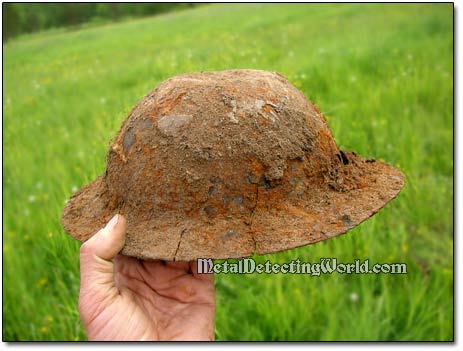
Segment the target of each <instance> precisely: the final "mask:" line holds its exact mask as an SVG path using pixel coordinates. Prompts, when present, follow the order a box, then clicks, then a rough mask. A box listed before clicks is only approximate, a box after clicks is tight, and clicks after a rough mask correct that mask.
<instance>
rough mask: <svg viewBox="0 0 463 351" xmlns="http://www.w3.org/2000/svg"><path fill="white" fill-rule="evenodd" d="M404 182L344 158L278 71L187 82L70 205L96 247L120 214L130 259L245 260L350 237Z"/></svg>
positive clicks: (133, 129) (75, 223)
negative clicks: (104, 228) (109, 223)
mask: <svg viewBox="0 0 463 351" xmlns="http://www.w3.org/2000/svg"><path fill="white" fill-rule="evenodd" d="M403 184H404V176H403V174H402V173H401V172H400V171H399V170H397V169H395V168H394V167H392V166H390V165H388V164H386V163H383V162H380V161H376V160H373V159H364V158H362V157H360V156H358V155H357V154H355V153H354V152H346V151H341V150H340V149H339V148H338V147H337V145H336V143H335V141H334V139H333V136H332V133H331V131H330V129H329V128H328V125H327V123H326V120H325V118H324V116H323V115H322V114H321V112H320V110H319V109H318V107H317V106H315V105H314V104H313V103H312V102H310V101H308V100H307V99H306V98H305V96H304V95H303V94H302V93H301V92H300V91H299V90H298V89H296V88H295V87H294V86H292V85H291V84H290V83H289V82H288V80H287V79H285V78H284V77H283V76H282V75H280V74H279V73H275V72H267V71H261V70H228V71H220V72H200V73H188V74H182V75H179V76H176V77H173V78H170V79H167V80H166V81H164V82H162V83H161V84H160V85H159V86H158V87H157V88H155V89H154V90H152V91H151V92H150V93H148V94H147V95H146V96H145V97H144V98H143V99H142V100H141V101H140V102H139V103H138V104H137V105H136V106H135V107H134V108H133V109H132V111H131V112H130V114H129V116H128V117H127V118H126V120H125V121H124V123H123V124H122V127H121V128H120V130H119V132H118V134H117V136H116V137H115V139H114V140H113V141H112V143H111V145H110V147H109V152H108V155H107V167H106V172H105V173H104V174H103V175H101V176H99V177H97V178H96V179H95V180H94V181H93V182H91V183H90V184H87V185H85V186H84V187H82V188H81V189H80V190H78V191H77V192H76V193H75V194H74V195H73V196H72V197H71V198H70V200H69V201H68V202H67V204H66V206H65V208H64V211H63V216H62V223H63V226H64V229H65V230H66V231H67V232H68V233H69V234H71V235H72V236H73V237H74V238H76V239H79V240H81V241H85V240H87V239H88V238H89V237H90V236H92V235H93V234H94V233H96V232H97V231H98V230H99V229H100V228H101V227H102V226H104V224H105V223H106V222H107V221H108V220H109V219H110V218H111V217H112V216H113V215H115V214H116V213H120V214H123V215H124V216H126V219H127V236H126V242H125V246H124V247H123V249H122V254H125V255H129V256H135V257H138V258H142V259H163V260H171V261H172V260H177V261H188V260H192V259H196V258H217V259H218V258H222V259H224V258H238V257H246V256H250V255H253V254H254V253H257V254H264V253H271V252H277V251H281V250H286V249H291V248H295V247H298V246H302V245H307V244H312V243H316V242H318V241H321V240H325V239H329V238H332V237H335V236H337V235H339V234H342V233H345V232H347V231H348V230H349V229H351V228H353V227H355V226H356V225H358V224H360V223H361V222H363V221H364V220H366V219H368V218H369V217H371V216H372V215H374V214H375V213H376V212H377V211H378V210H380V209H381V208H382V207H383V206H384V205H385V204H386V203H388V202H389V201H390V200H392V199H393V198H394V197H396V196H397V194H398V193H399V191H400V190H401V188H402V187H403Z"/></svg>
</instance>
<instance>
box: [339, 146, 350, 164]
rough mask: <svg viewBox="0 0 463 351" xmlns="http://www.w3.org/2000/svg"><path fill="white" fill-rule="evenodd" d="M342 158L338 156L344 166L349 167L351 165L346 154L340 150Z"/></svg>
mask: <svg viewBox="0 0 463 351" xmlns="http://www.w3.org/2000/svg"><path fill="white" fill-rule="evenodd" d="M340 153H341V156H339V155H338V158H339V160H340V161H341V160H342V164H343V165H348V164H349V159H348V158H347V156H346V154H345V153H344V152H343V151H342V150H340Z"/></svg>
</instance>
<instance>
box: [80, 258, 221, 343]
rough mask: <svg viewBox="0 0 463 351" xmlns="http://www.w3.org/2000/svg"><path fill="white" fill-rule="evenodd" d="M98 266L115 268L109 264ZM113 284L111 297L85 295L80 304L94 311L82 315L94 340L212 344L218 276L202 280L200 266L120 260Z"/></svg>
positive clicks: (183, 263) (117, 261)
mask: <svg viewBox="0 0 463 351" xmlns="http://www.w3.org/2000/svg"><path fill="white" fill-rule="evenodd" d="M98 264H99V265H113V263H112V262H111V261H106V260H99V263H98ZM101 268H102V270H103V271H107V270H108V268H110V267H107V266H106V267H101ZM114 279H115V284H114V281H113V286H112V287H111V294H105V295H102V296H101V298H98V296H86V295H85V294H84V295H81V301H80V302H79V305H87V302H88V303H90V304H91V305H93V307H94V308H91V307H90V306H86V307H85V311H87V312H84V311H81V314H82V317H83V318H82V319H83V322H84V325H85V326H86V329H87V330H88V331H89V333H88V337H89V339H98V340H102V339H107V340H108V339H109V340H114V339H119V340H129V339H130V340H212V339H213V337H214V311H215V297H214V284H213V276H212V275H208V274H204V275H198V274H197V273H196V263H195V262H190V263H188V262H163V261H159V260H156V261H140V260H137V259H136V258H133V257H127V256H122V255H118V256H117V257H116V258H115V260H114ZM102 283H103V284H104V283H105V282H102ZM102 299H104V300H106V301H104V303H103V304H101V300H102ZM108 299H109V301H108ZM99 306H104V307H99ZM80 309H81V310H82V308H80Z"/></svg>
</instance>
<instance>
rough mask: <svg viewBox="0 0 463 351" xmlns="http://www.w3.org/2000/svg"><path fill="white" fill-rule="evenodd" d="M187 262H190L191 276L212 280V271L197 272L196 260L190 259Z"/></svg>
mask: <svg viewBox="0 0 463 351" xmlns="http://www.w3.org/2000/svg"><path fill="white" fill-rule="evenodd" d="M189 264H190V270H191V274H193V276H194V277H195V278H196V279H199V280H204V281H210V282H213V281H214V274H213V273H198V261H197V260H195V261H191V262H190V263H189Z"/></svg>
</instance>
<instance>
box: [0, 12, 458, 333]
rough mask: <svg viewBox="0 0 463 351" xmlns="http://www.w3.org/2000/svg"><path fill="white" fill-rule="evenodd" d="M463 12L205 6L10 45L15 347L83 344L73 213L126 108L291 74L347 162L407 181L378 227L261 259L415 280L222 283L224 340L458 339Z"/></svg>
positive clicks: (228, 278) (6, 141)
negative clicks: (235, 78) (159, 95)
mask: <svg viewBox="0 0 463 351" xmlns="http://www.w3.org/2000/svg"><path fill="white" fill-rule="evenodd" d="M452 33H453V8H452V5H451V4H441V5H432V4H429V5H422V4H421V5H420V4H391V5H380V4H378V5H360V4H354V5H352V4H346V5H339V4H327V5H320V4H318V5H313V4H301V5H271V4H268V5H265V4H264V5H262V4H261V5H259V4H257V5H256V4H223V5H207V6H201V7H199V8H196V9H193V10H187V11H181V12H176V13H171V14H166V15H162V16H159V17H153V18H145V19H141V20H131V21H127V22H123V23H118V24H113V25H105V26H101V27H89V28H86V29H82V30H79V31H66V30H55V31H51V32H46V33H38V34H32V35H28V36H23V37H19V38H17V39H14V40H12V41H10V42H8V43H6V44H5V45H4V46H3V50H4V51H3V54H4V56H3V84H4V85H3V87H4V95H3V206H4V207H3V339H4V340H83V339H85V338H86V336H85V333H84V331H83V329H82V326H81V324H80V321H79V315H78V312H77V296H78V289H79V275H78V264H79V263H78V253H79V243H78V242H76V241H75V240H74V239H72V238H71V237H69V236H68V235H67V234H66V233H65V232H64V231H63V229H62V228H61V225H60V216H61V211H62V208H63V205H64V201H65V200H66V199H67V198H68V197H69V196H70V195H71V193H72V192H73V191H74V190H75V189H77V188H79V187H80V186H82V185H83V184H85V183H87V182H89V181H90V180H92V179H93V178H94V177H95V176H97V175H99V174H101V173H103V172H104V169H105V154H106V151H107V147H108V144H109V142H110V140H111V138H112V137H113V136H114V135H115V133H116V132H117V130H118V128H119V125H120V123H121V122H122V121H123V119H124V118H125V116H126V115H127V113H128V111H129V110H130V109H131V107H132V106H133V105H134V104H135V103H136V102H137V101H138V100H139V99H141V97H142V96H143V95H144V94H145V93H147V92H148V91H149V90H151V89H152V88H153V87H155V86H156V85H157V84H159V83H160V82H161V81H162V80H164V79H165V78H168V77H170V76H173V75H176V74H179V73H182V72H187V71H199V70H221V69H229V68H259V69H266V70H273V71H279V72H281V73H282V74H283V75H285V76H287V77H288V79H289V80H290V81H291V82H292V83H293V84H294V85H295V86H296V87H298V88H299V89H301V90H302V91H303V92H304V94H305V95H306V96H307V97H308V98H309V99H311V100H312V101H314V102H315V103H316V104H317V105H318V106H319V107H320V108H321V110H322V111H323V112H324V113H325V114H326V116H327V119H328V122H329V125H330V127H331V128H332V130H333V133H334V136H335V139H336V141H337V142H338V145H339V146H340V147H341V148H343V149H347V150H355V151H357V152H358V153H359V154H360V155H362V156H365V157H374V158H380V159H384V160H386V161H387V162H389V163H391V164H393V165H396V166H398V167H399V168H401V169H402V170H403V171H404V172H405V174H406V176H407V183H406V186H405V188H404V190H403V191H402V192H401V194H400V195H399V197H398V198H397V199H396V200H394V201H393V202H392V203H390V204H389V205H388V206H386V207H385V209H384V210H382V211H381V212H380V213H378V215H376V216H375V217H373V218H372V219H370V220H369V221H367V222H365V223H363V224H362V225H360V226H359V227H357V228H355V229H354V230H352V231H350V232H349V233H348V234H347V235H343V236H341V237H338V238H336V239H333V240H329V241H326V242H322V243H318V244H316V245H311V246H306V247H303V248H299V249H295V250H291V251H287V252H283V253H279V254H275V255H266V256H262V257H258V259H259V260H262V261H263V260H266V259H271V260H272V261H274V262H289V261H290V260H292V259H297V258H300V259H301V260H305V261H308V262H316V261H317V260H319V259H320V258H321V257H336V258H337V260H338V262H351V261H352V260H353V259H354V258H360V259H366V258H369V259H370V261H372V262H373V263H376V262H380V263H382V262H405V263H407V265H408V274H406V275H386V274H382V275H381V274H380V275H342V274H332V275H325V276H320V277H311V276H305V275H281V274H280V275H258V274H254V275H246V276H238V275H218V276H217V277H216V291H217V304H218V307H217V315H216V339H218V340H400V341H403V340H452V339H453V148H452V145H453V120H452V116H453V111H452V106H453V81H452V80H453V54H452V49H453V34H452Z"/></svg>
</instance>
